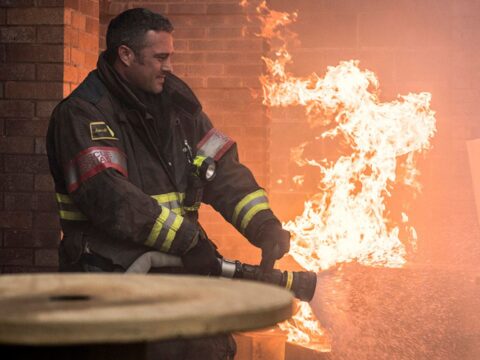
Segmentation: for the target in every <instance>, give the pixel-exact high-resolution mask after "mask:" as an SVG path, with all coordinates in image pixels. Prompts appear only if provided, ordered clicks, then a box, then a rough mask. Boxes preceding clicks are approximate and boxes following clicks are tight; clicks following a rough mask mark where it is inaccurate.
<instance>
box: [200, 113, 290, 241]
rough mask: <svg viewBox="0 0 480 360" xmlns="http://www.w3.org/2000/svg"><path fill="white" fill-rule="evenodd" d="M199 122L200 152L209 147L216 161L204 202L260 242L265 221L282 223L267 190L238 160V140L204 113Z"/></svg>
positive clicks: (209, 152)
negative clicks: (275, 213) (271, 204)
mask: <svg viewBox="0 0 480 360" xmlns="http://www.w3.org/2000/svg"><path fill="white" fill-rule="evenodd" d="M199 123H200V134H201V138H200V141H199V142H198V145H197V154H199V153H200V154H202V152H205V151H206V152H207V154H206V155H208V156H211V157H213V158H215V160H216V164H217V172H216V176H215V178H214V179H213V180H212V181H211V182H210V183H208V184H207V185H206V187H205V189H204V194H203V202H205V203H206V204H209V205H212V207H213V208H214V209H215V210H217V211H218V212H220V213H221V214H222V216H223V217H224V218H225V220H227V221H228V222H229V223H231V224H232V225H233V226H234V227H235V228H236V229H237V230H238V231H239V232H240V233H242V234H243V235H244V236H245V237H246V238H247V239H248V240H249V241H250V242H251V243H252V244H253V245H255V246H260V245H261V244H259V242H258V235H259V233H260V230H261V228H262V226H263V225H265V224H266V223H267V222H268V223H272V222H273V223H276V224H277V225H278V226H280V227H281V223H280V221H279V220H278V219H277V218H276V217H275V215H274V214H273V212H272V210H271V209H270V204H269V201H268V198H267V194H266V192H265V190H264V189H262V188H261V187H260V186H259V185H258V184H257V182H256V180H255V178H254V176H253V174H252V172H251V171H250V170H249V169H248V168H247V167H246V166H245V165H243V164H242V163H241V162H240V161H239V157H238V151H237V145H236V144H235V142H234V141H233V140H232V139H231V138H229V137H228V136H226V135H225V134H222V133H221V132H219V131H218V130H216V129H215V128H214V127H213V125H212V123H211V122H210V120H209V119H208V117H207V116H206V115H205V114H204V113H202V114H201V116H200V121H199Z"/></svg>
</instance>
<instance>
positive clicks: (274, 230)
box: [255, 221, 290, 272]
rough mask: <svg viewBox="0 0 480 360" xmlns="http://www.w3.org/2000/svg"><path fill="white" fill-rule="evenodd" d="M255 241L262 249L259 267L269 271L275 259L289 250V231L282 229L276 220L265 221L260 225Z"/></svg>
mask: <svg viewBox="0 0 480 360" xmlns="http://www.w3.org/2000/svg"><path fill="white" fill-rule="evenodd" d="M255 243H256V244H258V246H259V247H260V248H261V249H262V261H261V262H260V269H261V270H262V271H263V272H269V271H272V270H273V266H274V265H275V261H276V260H278V259H280V258H281V257H282V256H283V255H285V254H286V253H287V252H288V250H290V233H289V232H288V231H286V230H283V229H282V226H281V224H280V223H279V222H278V221H271V222H267V223H265V224H264V225H263V226H262V227H261V229H260V233H259V234H258V236H257V238H256V239H255Z"/></svg>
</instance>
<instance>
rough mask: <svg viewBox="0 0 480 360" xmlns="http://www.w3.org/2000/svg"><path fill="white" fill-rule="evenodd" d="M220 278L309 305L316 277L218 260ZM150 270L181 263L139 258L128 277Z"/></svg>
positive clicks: (156, 256)
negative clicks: (267, 288) (278, 291)
mask: <svg viewBox="0 0 480 360" xmlns="http://www.w3.org/2000/svg"><path fill="white" fill-rule="evenodd" d="M218 261H219V262H220V264H221V274H220V276H221V277H225V278H230V279H245V280H253V281H261V282H266V283H269V284H274V285H278V286H281V287H283V288H285V289H287V290H290V291H292V292H293V294H294V295H295V297H296V298H297V299H299V300H301V301H310V300H311V299H312V298H313V295H314V293H315V288H316V286H317V275H316V274H315V273H314V272H312V271H282V270H277V269H273V270H272V271H270V272H263V271H261V270H260V266H258V265H250V264H243V263H241V262H240V261H238V260H233V261H232V260H227V259H221V258H219V259H218ZM152 267H156V268H162V267H182V260H181V259H180V258H179V257H177V256H173V255H169V254H165V253H161V252H157V251H150V252H147V253H145V254H143V255H142V256H140V257H139V258H138V259H137V260H136V261H135V262H134V263H133V264H132V265H131V266H130V267H129V268H128V269H127V271H126V272H127V273H147V272H149V271H150V269H151V268H152Z"/></svg>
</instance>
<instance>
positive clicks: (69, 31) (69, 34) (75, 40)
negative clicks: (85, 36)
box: [63, 26, 79, 62]
mask: <svg viewBox="0 0 480 360" xmlns="http://www.w3.org/2000/svg"><path fill="white" fill-rule="evenodd" d="M63 39H64V41H65V45H66V46H72V47H76V48H78V44H79V31H78V30H76V29H73V28H72V27H70V26H66V27H65V31H64V33H63ZM69 61H70V58H68V59H67V58H66V59H65V62H69Z"/></svg>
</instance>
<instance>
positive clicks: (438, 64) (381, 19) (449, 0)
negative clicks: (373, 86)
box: [269, 0, 480, 264]
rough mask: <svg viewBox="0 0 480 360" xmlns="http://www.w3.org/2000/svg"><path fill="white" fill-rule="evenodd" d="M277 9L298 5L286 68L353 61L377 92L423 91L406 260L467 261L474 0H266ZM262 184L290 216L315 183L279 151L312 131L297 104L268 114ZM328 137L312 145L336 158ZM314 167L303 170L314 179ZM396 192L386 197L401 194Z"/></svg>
mask: <svg viewBox="0 0 480 360" xmlns="http://www.w3.org/2000/svg"><path fill="white" fill-rule="evenodd" d="M269 3H270V6H271V7H272V8H274V9H277V10H284V11H292V10H297V11H298V13H299V16H298V21H297V23H296V24H295V25H294V26H292V29H293V30H294V31H296V32H297V33H298V34H299V39H300V41H301V44H300V45H299V46H298V47H296V48H295V50H294V51H293V57H294V65H293V66H292V67H291V69H290V70H291V71H292V72H293V73H294V74H296V75H297V76H298V75H308V74H310V73H312V72H314V71H315V72H317V73H318V74H319V75H320V76H322V75H323V74H324V73H325V70H326V66H328V65H337V64H338V63H339V61H341V60H349V59H358V60H360V67H361V68H367V69H370V70H372V71H374V72H375V73H376V74H377V75H378V78H379V81H380V89H381V100H383V101H391V100H393V99H394V98H395V97H396V95H397V94H407V93H409V92H420V91H428V92H431V93H432V96H433V98H432V105H431V107H432V108H433V109H434V110H435V111H436V114H437V115H436V118H437V129H438V133H437V135H436V137H435V139H434V141H433V145H434V149H433V150H432V151H430V152H429V153H428V154H427V155H426V157H425V158H424V159H422V160H421V161H420V170H421V171H422V176H421V177H420V180H421V182H422V184H423V185H424V189H423V192H422V194H421V195H420V196H419V197H418V199H416V200H415V202H413V204H414V205H413V208H412V210H411V211H410V214H411V215H412V216H411V220H412V223H413V224H414V225H415V226H416V228H417V230H418V235H419V249H418V253H417V255H416V257H415V260H417V261H421V262H435V263H445V264H466V263H469V264H476V263H477V262H478V260H479V258H480V233H479V229H478V224H477V220H476V215H475V204H474V200H473V194H472V184H471V178H470V171H469V167H468V164H467V154H466V147H465V140H466V139H469V138H473V137H477V138H478V137H479V136H480V126H479V124H480V123H479V122H478V115H477V106H476V102H477V99H478V95H479V91H480V85H479V84H480V82H479V80H480V79H479V76H480V65H479V63H478V61H477V60H476V59H478V56H479V54H480V53H479V50H480V26H479V25H478V24H479V20H480V11H479V10H480V2H479V1H477V0H464V1H457V0H441V1H427V0H425V1H415V0H402V1H390V0H386V1H374V0H362V1H358V0H342V1H338V0H337V1H335V0H324V1H308V0H299V1H295V2H291V1H286V0H271V1H269ZM270 131H271V137H270V138H269V140H270V142H269V144H270V154H271V157H270V159H271V160H270V171H271V176H270V182H269V186H270V189H271V197H272V202H273V206H274V207H275V208H276V209H278V212H279V215H280V217H282V218H293V217H294V216H295V215H296V214H299V213H300V212H301V211H302V209H303V202H304V200H305V199H306V198H308V196H311V194H312V193H315V192H318V190H317V189H316V187H315V181H310V182H309V183H308V182H307V183H306V185H305V186H304V187H302V188H299V187H298V186H296V185H295V184H294V183H293V181H292V177H293V176H294V175H296V174H299V173H304V172H305V170H304V169H303V168H302V169H300V168H298V167H297V166H296V165H294V164H293V163H292V162H285V161H284V159H286V158H289V156H290V154H289V149H290V148H291V147H294V146H297V145H298V144H300V143H302V142H303V141H304V140H305V139H309V138H311V137H312V134H311V132H310V129H309V127H308V125H307V124H306V121H305V119H304V116H303V111H300V110H299V109H286V110H278V109H275V110H274V111H273V112H272V123H271V130H270ZM337 145H338V144H325V145H324V146H323V147H320V151H321V152H323V154H324V156H326V157H333V158H336V157H337V156H338V154H339V152H338V147H337ZM316 173H318V172H316V171H313V172H308V173H307V174H308V175H309V176H310V178H311V179H314V178H315V176H314V174H316ZM404 200H405V199H404V198H400V199H398V198H397V199H395V198H394V201H397V202H401V201H404Z"/></svg>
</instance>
